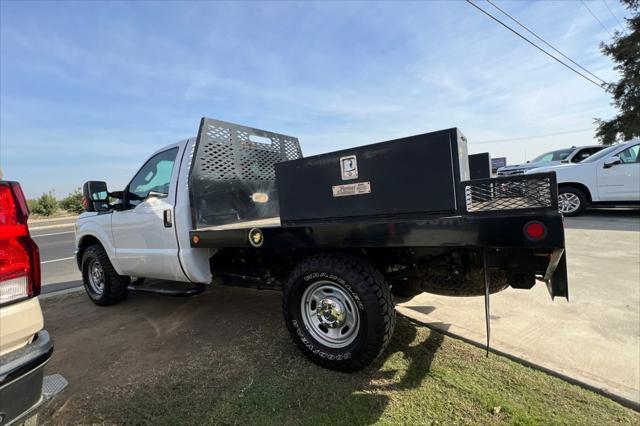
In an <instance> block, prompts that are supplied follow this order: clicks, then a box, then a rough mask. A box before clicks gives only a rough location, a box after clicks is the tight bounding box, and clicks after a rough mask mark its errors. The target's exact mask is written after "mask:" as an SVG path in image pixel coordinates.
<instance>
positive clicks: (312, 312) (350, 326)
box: [300, 281, 360, 348]
mask: <svg viewBox="0 0 640 426" xmlns="http://www.w3.org/2000/svg"><path fill="white" fill-rule="evenodd" d="M300 309H301V312H302V322H303V323H304V326H305V328H306V329H307V331H308V332H309V333H310V334H311V335H312V336H313V338H314V339H316V340H317V341H318V342H320V343H322V344H323V345H325V346H328V347H330V348H343V347H345V346H348V345H349V344H351V343H352V342H353V341H354V340H355V338H356V337H357V335H358V330H359V328H360V314H359V312H358V308H357V306H356V303H355V301H354V300H353V297H352V296H351V295H350V294H349V293H348V292H347V291H346V290H344V289H343V288H341V287H340V286H339V285H338V284H336V283H334V282H331V281H317V282H315V283H313V284H311V285H310V286H309V287H307V289H306V290H305V291H304V293H303V294H302V300H301V302H300Z"/></svg>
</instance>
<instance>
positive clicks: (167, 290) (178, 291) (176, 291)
mask: <svg viewBox="0 0 640 426" xmlns="http://www.w3.org/2000/svg"><path fill="white" fill-rule="evenodd" d="M127 289H128V290H129V291H139V292H143V293H154V294H160V295H162V296H172V297H188V296H195V295H197V294H200V293H204V291H205V289H206V286H205V285H204V284H194V286H192V287H187V288H184V287H174V288H171V287H156V286H145V285H141V286H136V285H129V286H128V287H127Z"/></svg>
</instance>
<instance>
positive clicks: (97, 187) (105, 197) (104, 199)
mask: <svg viewBox="0 0 640 426" xmlns="http://www.w3.org/2000/svg"><path fill="white" fill-rule="evenodd" d="M82 206H83V207H84V209H85V210H86V211H88V212H99V211H105V210H109V191H108V190H107V183H106V182H102V181H97V180H90V181H89V182H85V183H84V185H82Z"/></svg>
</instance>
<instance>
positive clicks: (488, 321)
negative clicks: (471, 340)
mask: <svg viewBox="0 0 640 426" xmlns="http://www.w3.org/2000/svg"><path fill="white" fill-rule="evenodd" d="M488 250H489V249H483V250H482V263H483V266H484V317H485V323H486V325H487V358H488V357H489V348H490V341H491V317H490V316H489V262H488V259H487V251H488Z"/></svg>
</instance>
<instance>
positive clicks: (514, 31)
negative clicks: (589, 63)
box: [465, 0, 606, 90]
mask: <svg viewBox="0 0 640 426" xmlns="http://www.w3.org/2000/svg"><path fill="white" fill-rule="evenodd" d="M465 1H466V2H467V3H469V4H470V5H471V6H473V7H475V8H476V9H478V10H479V11H480V12H482V13H484V14H485V15H487V16H488V17H489V18H491V19H493V20H494V21H496V22H497V23H498V24H500V25H502V26H503V27H505V28H506V29H508V30H509V31H511V32H512V33H514V34H515V35H517V36H518V37H520V38H521V39H523V40H524V41H526V42H527V43H529V44H530V45H532V46H533V47H535V48H536V49H538V50H539V51H541V52H542V53H544V54H545V55H547V56H548V57H550V58H551V59H553V60H554V61H557V62H559V63H560V64H562V65H563V66H565V67H567V68H569V69H570V70H571V71H573V72H574V73H576V74H578V75H579V76H580V77H582V78H584V79H585V80H587V81H589V82H590V83H592V84H594V85H596V86H598V87H599V88H601V89H603V90H606V89H605V88H604V87H602V86H601V85H600V84H598V83H596V82H595V81H593V80H591V79H590V78H589V77H587V76H586V75H584V74H582V73H581V72H580V71H578V70H576V69H575V68H573V67H572V66H570V65H568V64H566V63H565V62H562V61H561V60H560V59H558V58H556V57H555V56H553V55H552V54H551V53H549V52H547V51H546V50H544V49H543V48H541V47H540V46H538V45H537V44H535V43H534V42H532V41H531V40H529V39H528V38H526V37H525V36H523V35H522V34H520V33H519V32H517V31H516V30H514V29H513V28H511V27H510V26H508V25H507V24H505V23H504V22H502V21H501V20H500V19H498V18H496V17H495V16H493V15H492V14H491V13H489V12H487V11H486V10H484V9H483V8H481V7H480V6H478V5H477V4H475V3H474V2H472V1H471V0H465Z"/></svg>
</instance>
